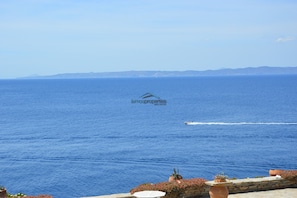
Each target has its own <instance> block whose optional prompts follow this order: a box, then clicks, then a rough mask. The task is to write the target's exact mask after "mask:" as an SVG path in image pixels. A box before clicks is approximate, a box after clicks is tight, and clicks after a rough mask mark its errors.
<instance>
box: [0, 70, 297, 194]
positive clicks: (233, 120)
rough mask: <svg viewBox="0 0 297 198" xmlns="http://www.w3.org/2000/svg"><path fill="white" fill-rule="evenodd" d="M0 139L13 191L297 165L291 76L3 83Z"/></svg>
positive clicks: (57, 190) (296, 82)
mask: <svg viewBox="0 0 297 198" xmlns="http://www.w3.org/2000/svg"><path fill="white" fill-rule="evenodd" d="M133 101H134V102H133ZM135 101H137V102H135ZM158 101H163V102H162V103H159V102H158ZM185 121H193V122H196V125H185V124H184V122H185ZM0 140H1V141H0V158H1V161H0V171H1V174H0V185H3V186H5V187H6V188H7V190H8V192H10V193H18V192H23V193H25V194H28V195H37V194H51V195H53V196H54V197H55V198H73V197H82V196H94V195H105V194H113V193H126V192H129V190H130V189H132V188H133V187H135V186H137V185H139V184H142V183H157V182H162V181H166V180H167V179H168V177H169V176H170V174H171V173H172V171H173V168H177V169H179V173H180V174H181V175H182V176H183V177H184V178H194V177H199V178H205V179H207V180H212V179H213V176H214V175H215V174H217V173H221V172H224V173H225V174H226V175H228V176H229V177H235V178H246V177H256V176H267V175H268V171H269V169H272V168H279V169H296V168H297V143H296V141H297V76H295V75H291V76H290V75H288V76H241V77H195V78H191V77H188V78H178V77H175V78H169V77H168V78H109V79H108V78H107V79H43V80H40V79H39V80H0Z"/></svg>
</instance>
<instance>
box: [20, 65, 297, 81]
mask: <svg viewBox="0 0 297 198" xmlns="http://www.w3.org/2000/svg"><path fill="white" fill-rule="evenodd" d="M296 74H297V67H269V66H262V67H246V68H238V69H218V70H204V71H196V70H186V71H122V72H90V73H63V74H56V75H49V76H39V75H36V76H27V77H22V78H19V79H78V78H143V77H198V76H248V75H296Z"/></svg>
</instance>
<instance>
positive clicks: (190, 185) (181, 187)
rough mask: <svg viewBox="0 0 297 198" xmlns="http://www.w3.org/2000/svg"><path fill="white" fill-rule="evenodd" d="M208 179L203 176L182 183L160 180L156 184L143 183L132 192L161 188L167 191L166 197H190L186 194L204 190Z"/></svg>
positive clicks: (198, 192)
mask: <svg viewBox="0 0 297 198" xmlns="http://www.w3.org/2000/svg"><path fill="white" fill-rule="evenodd" d="M206 181H207V180H205V179H202V178H193V179H184V180H181V182H180V183H177V182H160V183H156V184H150V183H146V184H141V185H139V186H137V187H135V188H133V189H132V190H131V191H130V193H131V194H133V193H135V192H139V191H144V190H159V191H163V192H166V197H182V196H185V197H189V196H186V194H191V195H192V194H194V195H196V194H198V195H200V194H201V193H203V192H204V188H205V186H206V184H205V182H206Z"/></svg>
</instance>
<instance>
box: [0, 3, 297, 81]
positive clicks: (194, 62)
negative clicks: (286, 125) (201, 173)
mask: <svg viewBox="0 0 297 198" xmlns="http://www.w3.org/2000/svg"><path fill="white" fill-rule="evenodd" d="M296 10H297V1H296V0H225V1H222V0H207V1H206V0H26V1H25V0H23V1H22V0H2V1H1V2H0V78H15V77H21V76H29V75H35V74H38V75H52V74H57V73H75V72H107V71H128V70H164V71H168V70H176V71H183V70H207V69H221V68H242V67H257V66H297V11H296Z"/></svg>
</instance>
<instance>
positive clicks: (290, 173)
mask: <svg viewBox="0 0 297 198" xmlns="http://www.w3.org/2000/svg"><path fill="white" fill-rule="evenodd" d="M280 176H281V177H282V178H284V179H290V180H297V170H284V171H282V173H281V174H280Z"/></svg>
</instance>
